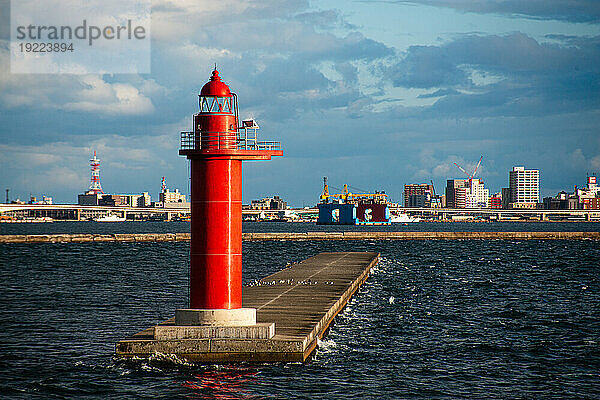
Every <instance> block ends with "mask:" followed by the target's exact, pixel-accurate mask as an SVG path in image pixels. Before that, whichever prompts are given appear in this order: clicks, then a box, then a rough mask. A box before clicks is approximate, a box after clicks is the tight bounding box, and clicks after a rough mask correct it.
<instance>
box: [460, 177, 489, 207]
mask: <svg viewBox="0 0 600 400" xmlns="http://www.w3.org/2000/svg"><path fill="white" fill-rule="evenodd" d="M489 202H490V191H489V189H486V188H485V187H484V186H483V181H482V180H481V179H471V180H470V185H469V187H468V190H467V193H466V204H465V206H466V208H488V207H489V205H490V204H489Z"/></svg>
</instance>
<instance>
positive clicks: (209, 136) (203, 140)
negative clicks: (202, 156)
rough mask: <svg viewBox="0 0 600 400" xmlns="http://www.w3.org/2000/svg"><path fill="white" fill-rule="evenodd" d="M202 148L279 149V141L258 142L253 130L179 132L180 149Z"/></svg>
mask: <svg viewBox="0 0 600 400" xmlns="http://www.w3.org/2000/svg"><path fill="white" fill-rule="evenodd" d="M202 149H214V150H220V149H223V150H224V149H235V150H281V142H272V141H262V142H259V141H258V140H257V139H256V133H254V132H252V133H251V134H248V132H238V133H237V135H235V136H234V135H232V132H181V150H202Z"/></svg>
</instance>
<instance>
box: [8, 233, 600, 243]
mask: <svg viewBox="0 0 600 400" xmlns="http://www.w3.org/2000/svg"><path fill="white" fill-rule="evenodd" d="M477 239H479V240H495V239H504V240H552V239H554V240H564V239H568V240H583V239H591V240H600V232H298V233H294V232H257V233H244V234H243V235H242V240H245V241H262V240H300V241H302V240H304V241H306V240H477ZM189 240H190V234H189V233H136V234H125V233H123V234H119V233H116V234H111V235H100V234H55V235H0V243H89V242H139V243H142V242H183V241H189Z"/></svg>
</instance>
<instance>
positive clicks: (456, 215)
mask: <svg viewBox="0 0 600 400" xmlns="http://www.w3.org/2000/svg"><path fill="white" fill-rule="evenodd" d="M390 211H391V212H392V213H406V214H408V215H411V216H420V217H423V218H427V219H434V220H460V219H472V218H475V219H477V218H482V219H486V220H488V219H492V220H500V221H501V220H513V219H529V220H540V221H547V220H552V219H575V220H585V221H594V220H600V210H542V209H511V210H505V209H492V208H409V207H390ZM284 212H285V214H290V213H292V214H296V215H298V216H299V217H302V216H304V217H308V216H315V215H316V214H318V212H319V210H318V209H317V208H316V207H313V208H293V209H288V210H242V214H243V216H245V217H258V216H260V215H261V214H262V215H265V216H269V217H280V216H282V213H284ZM107 214H114V215H118V216H121V217H127V215H131V214H133V218H134V219H136V218H142V217H144V216H146V217H148V216H155V217H159V216H162V217H164V218H165V219H172V218H173V217H175V216H187V215H189V214H190V208H189V206H184V207H175V208H154V207H122V206H118V207H111V206H82V205H77V204H0V215H3V216H13V217H17V218H43V217H48V218H53V219H59V220H75V221H78V220H85V219H90V218H95V217H100V216H104V215H107Z"/></svg>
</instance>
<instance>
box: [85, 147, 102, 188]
mask: <svg viewBox="0 0 600 400" xmlns="http://www.w3.org/2000/svg"><path fill="white" fill-rule="evenodd" d="M90 167H91V176H90V188H89V189H88V193H90V192H91V193H94V194H98V193H104V192H103V191H102V185H100V160H99V159H98V158H96V150H94V158H92V159H91V160H90Z"/></svg>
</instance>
